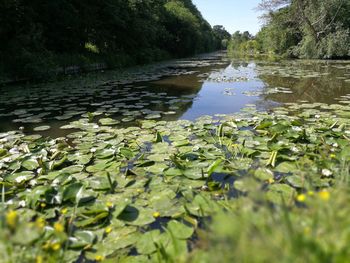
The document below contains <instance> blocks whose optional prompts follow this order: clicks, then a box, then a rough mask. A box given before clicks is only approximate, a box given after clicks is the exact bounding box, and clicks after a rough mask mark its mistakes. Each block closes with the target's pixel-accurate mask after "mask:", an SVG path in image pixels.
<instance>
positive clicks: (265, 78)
mask: <svg viewBox="0 0 350 263" xmlns="http://www.w3.org/2000/svg"><path fill="white" fill-rule="evenodd" d="M0 91H1V94H2V95H1V97H0V132H6V131H10V130H18V129H22V130H23V131H24V132H25V133H28V134H31V133H40V134H43V135H45V136H51V137H60V136H65V135H66V134H68V133H69V132H71V130H65V129H61V127H62V126H64V125H67V124H69V123H70V122H71V121H73V120H77V119H79V118H82V117H87V114H86V113H87V112H91V113H93V114H94V115H95V117H94V121H95V122H96V123H98V121H99V119H100V118H106V117H108V118H113V119H117V120H119V121H120V123H119V124H118V125H117V126H129V125H137V123H138V120H140V119H145V118H146V119H155V120H177V119H188V120H194V119H196V118H198V117H200V116H203V115H215V114H230V113H236V112H238V111H240V110H241V109H242V108H245V107H246V106H253V105H254V106H256V107H257V109H258V110H270V109H272V108H273V107H276V106H279V105H283V104H284V103H288V102H293V103H294V102H300V103H306V102H310V103H313V102H322V103H335V102H338V101H339V100H341V97H342V96H346V95H349V94H350V62H349V61H301V60H299V61H298V60H285V61H277V62H276V61H275V62H274V61H264V60H242V59H229V58H228V57H227V56H226V55H225V54H224V53H215V54H210V55H205V56H199V57H195V58H192V59H185V60H175V61H170V62H166V63H160V64H156V65H152V66H147V67H138V68H134V69H129V70H127V71H125V72H122V73H121V72H116V71H108V72H104V73H94V74H87V75H82V76H79V77H71V78H69V79H66V80H63V81H57V82H53V83H46V84H41V85H26V86H10V87H2V88H0ZM43 125H45V126H46V125H47V126H50V128H49V129H48V130H46V131H41V132H37V131H35V127H39V126H43Z"/></svg>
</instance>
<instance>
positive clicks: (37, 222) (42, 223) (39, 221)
mask: <svg viewBox="0 0 350 263" xmlns="http://www.w3.org/2000/svg"><path fill="white" fill-rule="evenodd" d="M35 225H36V226H37V227H38V228H44V227H45V225H46V221H45V219H44V218H42V217H38V218H37V219H36V220H35Z"/></svg>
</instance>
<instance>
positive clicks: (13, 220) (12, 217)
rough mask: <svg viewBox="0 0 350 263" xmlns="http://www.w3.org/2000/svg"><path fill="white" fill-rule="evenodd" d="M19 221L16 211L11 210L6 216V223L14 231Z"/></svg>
mask: <svg viewBox="0 0 350 263" xmlns="http://www.w3.org/2000/svg"><path fill="white" fill-rule="evenodd" d="M17 221H18V215H17V212H16V211H13V210H10V211H9V212H8V213H7V214H6V223H7V225H8V226H9V227H10V228H12V229H14V228H16V224H17Z"/></svg>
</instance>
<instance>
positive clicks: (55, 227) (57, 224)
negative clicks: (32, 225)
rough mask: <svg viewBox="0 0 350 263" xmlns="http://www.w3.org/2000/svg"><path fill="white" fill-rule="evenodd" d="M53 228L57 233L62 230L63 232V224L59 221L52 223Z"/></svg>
mask: <svg viewBox="0 0 350 263" xmlns="http://www.w3.org/2000/svg"><path fill="white" fill-rule="evenodd" d="M53 228H54V229H55V231H56V232H57V233H62V232H64V226H63V225H62V224H61V223H59V222H56V223H54V224H53Z"/></svg>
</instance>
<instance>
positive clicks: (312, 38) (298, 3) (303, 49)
mask: <svg viewBox="0 0 350 263" xmlns="http://www.w3.org/2000/svg"><path fill="white" fill-rule="evenodd" d="M259 9H260V10H263V11H264V12H265V13H264V15H263V19H264V21H265V26H264V27H263V28H262V29H261V31H260V32H259V33H258V34H257V36H256V37H255V38H254V39H255V40H256V41H257V43H256V44H257V45H256V46H254V47H257V50H255V49H254V48H249V49H248V50H247V49H244V48H243V49H242V46H240V45H241V44H240V45H235V40H234V39H235V38H234V39H233V40H232V48H231V50H236V51H240V53H251V50H252V49H253V51H254V52H253V53H255V54H256V53H270V54H277V55H284V56H288V57H299V58H321V59H333V58H346V57H349V56H350V44H349V43H350V2H349V1H346V0H324V1H314V0H263V1H262V2H261V4H260V5H259ZM250 40H251V39H250ZM246 41H248V40H246Z"/></svg>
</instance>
